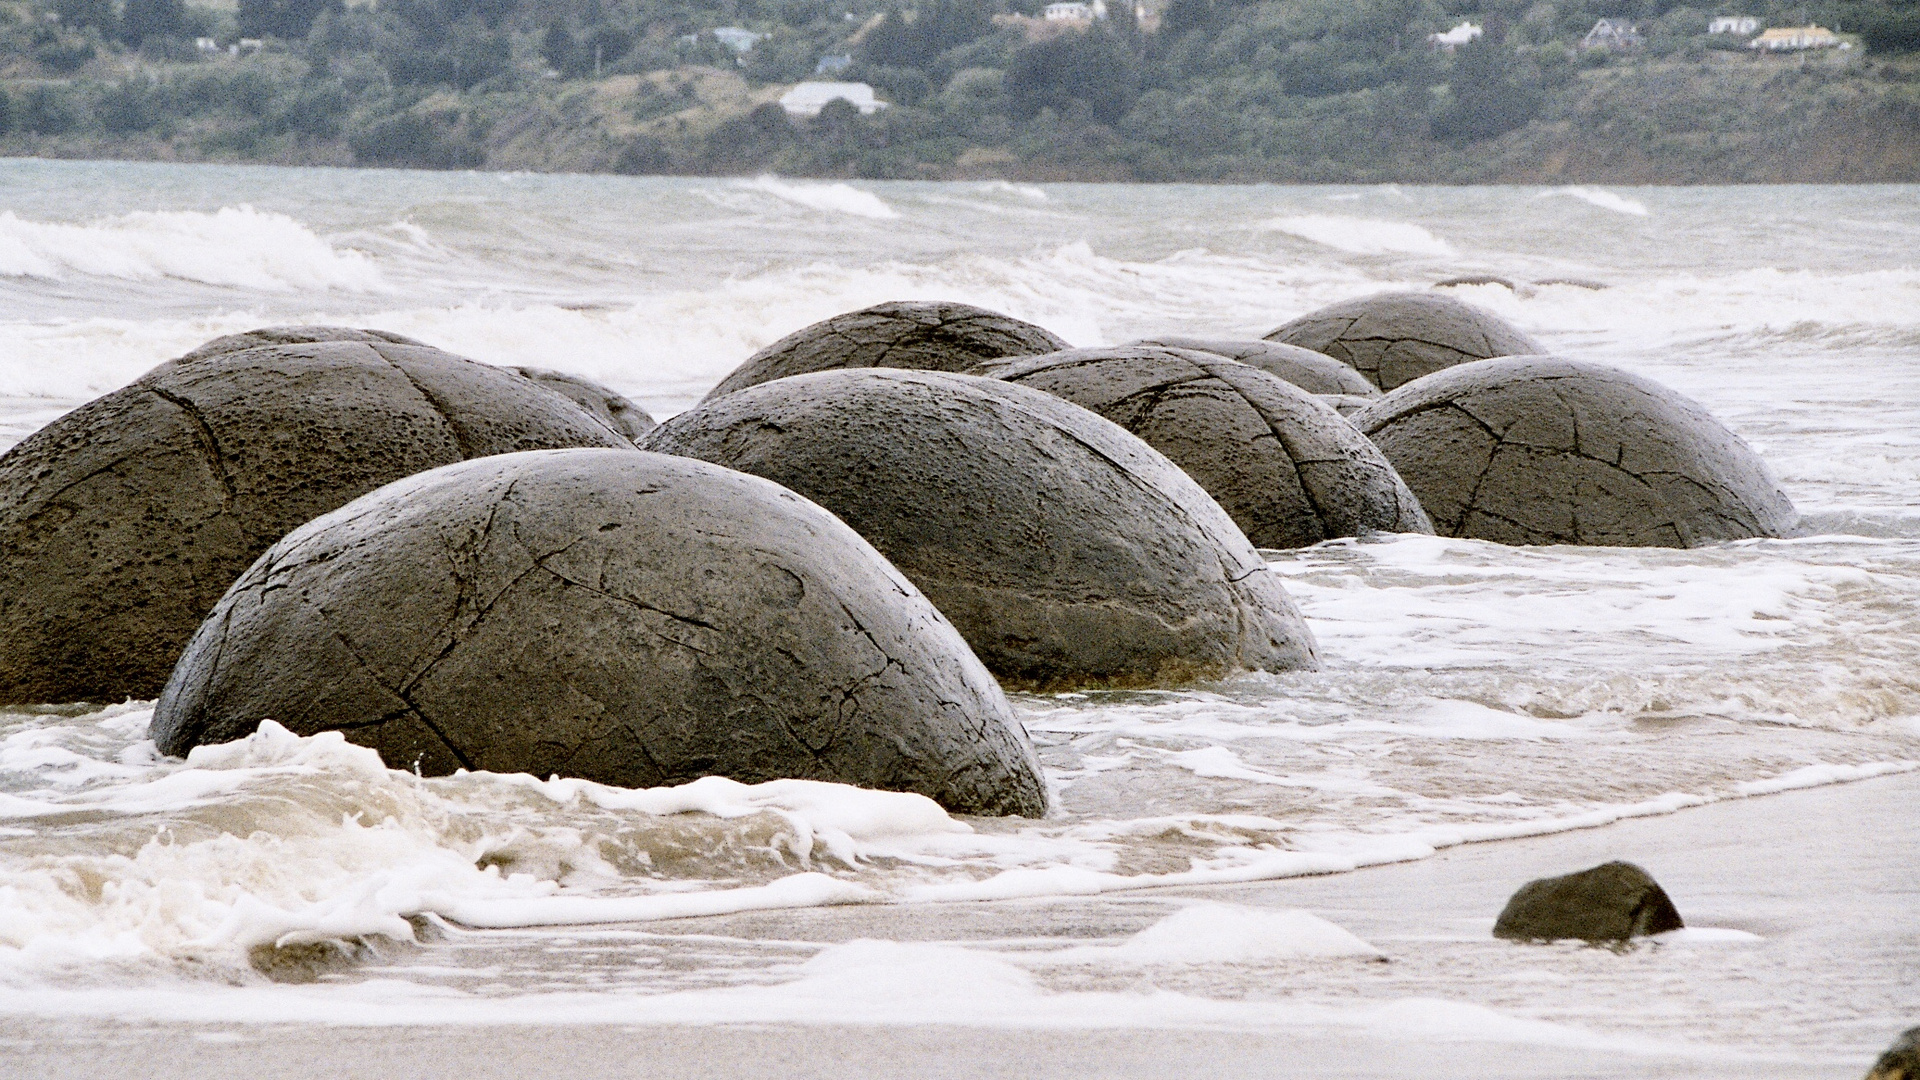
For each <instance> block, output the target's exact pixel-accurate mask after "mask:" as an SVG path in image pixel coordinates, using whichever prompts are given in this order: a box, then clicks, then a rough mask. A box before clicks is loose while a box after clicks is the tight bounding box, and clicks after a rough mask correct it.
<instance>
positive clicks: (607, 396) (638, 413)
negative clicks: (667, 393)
mask: <svg viewBox="0 0 1920 1080" xmlns="http://www.w3.org/2000/svg"><path fill="white" fill-rule="evenodd" d="M505 370H507V371H511V372H513V373H514V374H515V375H518V376H520V377H521V378H523V379H532V380H533V381H534V382H537V383H539V384H540V385H541V386H544V387H546V388H547V389H549V390H551V391H553V392H554V393H556V394H559V395H560V396H561V397H564V398H566V399H567V400H568V401H571V402H573V403H574V404H575V405H578V406H580V407H581V408H583V409H585V410H587V411H588V412H589V413H592V414H593V417H594V419H596V420H598V421H600V422H601V423H603V424H605V425H607V426H608V427H610V428H612V429H613V430H615V431H617V432H619V433H620V434H622V435H625V436H626V437H627V438H629V439H631V440H634V441H635V442H638V441H639V439H640V436H642V435H645V434H646V433H647V432H649V431H652V430H653V429H654V426H655V421H654V419H653V417H652V416H651V415H649V414H648V413H647V411H646V410H645V409H642V408H641V407H640V406H638V405H635V404H634V403H633V402H631V401H628V400H627V399H626V398H625V397H623V396H622V395H620V394H617V393H615V392H613V391H612V390H611V389H609V388H607V387H605V386H602V385H600V384H599V383H597V382H594V381H593V380H592V379H588V378H583V377H581V376H579V375H569V374H567V373H566V372H564V371H549V370H548V369H546V368H535V367H510V368H506V369H505Z"/></svg>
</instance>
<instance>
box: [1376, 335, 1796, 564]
mask: <svg viewBox="0 0 1920 1080" xmlns="http://www.w3.org/2000/svg"><path fill="white" fill-rule="evenodd" d="M1353 420H1354V423H1355V424H1356V425H1357V426H1358V427H1359V428H1360V430H1361V431H1363V432H1365V433H1366V434H1367V436H1368V437H1369V438H1371V439H1372V440H1373V441H1374V443H1375V445H1377V446H1379V447H1380V449H1381V450H1382V451H1384V452H1385V453H1386V455H1387V459H1388V460H1389V461H1392V462H1393V466H1394V468H1396V469H1398V470H1399V471H1400V476H1401V478H1403V479H1404V480H1406V482H1407V486H1408V487H1410V488H1412V489H1413V493H1414V494H1415V495H1416V496H1418V497H1419V499H1420V505H1421V506H1424V507H1425V508H1426V511H1427V516H1428V517H1430V518H1432V519H1433V525H1434V528H1435V530H1436V531H1438V532H1439V533H1440V534H1441V535H1443V536H1465V537H1473V538H1475V539H1479V540H1493V541H1497V542H1499V543H1503V544H1593V545H1599V546H1604V547H1691V546H1693V545H1696V544H1705V543H1712V542H1714V541H1718V540H1739V539H1744V538H1747V537H1754V536H1785V535H1787V534H1788V533H1790V532H1791V531H1792V530H1793V528H1794V527H1795V524H1796V522H1797V521H1798V515H1797V514H1796V513H1795V512H1794V509H1793V504H1792V503H1791V502H1789V501H1788V500H1787V496H1786V494H1785V493H1784V492H1782V491H1781V490H1780V485H1779V483H1778V482H1776V481H1775V480H1774V478H1773V474H1772V472H1770V471H1769V470H1768V468H1767V465H1766V462H1764V461H1762V460H1760V456H1759V455H1758V454H1756V453H1754V452H1753V448H1752V447H1750V446H1748V445H1747V444H1746V443H1745V442H1743V441H1742V440H1741V439H1740V437H1739V436H1738V435H1735V434H1734V433H1733V432H1731V431H1729V430H1727V428H1726V426H1725V425H1723V424H1721V423H1720V421H1718V420H1716V419H1714V417H1713V415H1712V414H1710V413H1708V412H1707V410H1706V409H1705V408H1703V407H1701V406H1700V405H1699V404H1698V403H1697V402H1694V401H1692V400H1690V399H1688V398H1685V397H1682V396H1681V395H1679V394H1677V393H1675V392H1673V391H1672V390H1670V389H1668V388H1667V387H1664V386H1662V385H1660V384H1659V383H1656V382H1654V381H1652V380H1650V379H1644V378H1641V377H1640V376H1638V375H1631V374H1628V373H1627V372H1624V371H1621V370H1619V369H1617V368H1610V367H1606V366H1604V365H1601V364H1591V363H1585V362H1581V361H1575V360H1561V359H1558V358H1555V357H1550V356H1510V357H1504V358H1501V359H1498V360H1481V361H1477V362H1475V363H1471V364H1462V365H1460V366H1458V367H1453V368H1448V369H1447V370H1445V371H1442V372H1439V373H1437V374H1434V375H1429V376H1427V377H1426V378H1424V379H1421V380H1420V381H1418V382H1415V383H1411V384H1409V385H1407V386H1403V387H1401V388H1400V389H1398V390H1395V391H1394V392H1393V393H1391V394H1388V395H1386V396H1385V397H1382V398H1381V399H1380V400H1379V401H1376V402H1374V403H1373V404H1372V405H1369V406H1368V407H1367V408H1365V409H1363V410H1361V411H1360V412H1359V413H1358V414H1356V415H1355V416H1354V418H1353Z"/></svg>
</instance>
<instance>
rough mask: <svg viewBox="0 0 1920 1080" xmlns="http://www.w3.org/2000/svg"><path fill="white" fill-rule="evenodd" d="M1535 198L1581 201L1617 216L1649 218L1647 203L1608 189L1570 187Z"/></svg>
mask: <svg viewBox="0 0 1920 1080" xmlns="http://www.w3.org/2000/svg"><path fill="white" fill-rule="evenodd" d="M1535 197H1536V198H1541V199H1551V198H1555V197H1560V198H1568V199H1579V200H1580V201H1581V202H1583V203H1586V204H1588V205H1589V206H1597V207H1599V208H1600V209H1602V210H1611V211H1613V212H1614V213H1616V214H1631V215H1633V216H1634V217H1646V216H1647V204H1646V203H1643V202H1641V201H1640V200H1639V199H1629V198H1627V197H1626V196H1625V195H1619V194H1615V193H1614V192H1611V191H1608V190H1607V189H1606V188H1598V187H1586V186H1582V185H1571V186H1568V187H1560V188H1554V189H1553V190H1552V191H1543V192H1541V193H1540V194H1539V195H1537V196H1535Z"/></svg>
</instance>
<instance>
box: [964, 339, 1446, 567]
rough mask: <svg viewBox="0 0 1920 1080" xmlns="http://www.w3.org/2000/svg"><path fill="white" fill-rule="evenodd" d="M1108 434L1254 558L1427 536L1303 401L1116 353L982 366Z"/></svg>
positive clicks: (1400, 489) (1160, 359)
mask: <svg viewBox="0 0 1920 1080" xmlns="http://www.w3.org/2000/svg"><path fill="white" fill-rule="evenodd" d="M974 370H975V371H976V372H977V373H979V374H982V375H987V376H990V377H992V378H996V379H1001V380H1003V381H1006V382H1012V383H1019V384H1020V385H1022V386H1030V387H1033V388H1034V389H1035V390H1044V391H1046V392H1047V393H1049V394H1052V395H1054V396H1055V397H1061V398H1065V399H1066V400H1068V401H1071V402H1073V403H1074V404H1075V405H1079V406H1080V407H1082V408H1085V409H1091V410H1093V411H1094V412H1096V413H1099V414H1100V415H1101V416H1104V417H1106V418H1107V419H1109V420H1111V421H1113V422H1114V423H1116V424H1119V425H1120V426H1121V427H1123V428H1126V429H1127V430H1128V431H1130V432H1132V433H1133V434H1135V435H1138V436H1139V437H1140V438H1141V439H1144V440H1145V441H1146V443H1147V445H1149V446H1151V447H1153V448H1154V449H1155V450H1158V451H1160V452H1161V453H1163V454H1165V455H1167V457H1168V459H1169V460H1171V461H1172V462H1173V463H1174V464H1175V465H1178V466H1180V468H1182V469H1184V470H1186V473H1187V475H1188V476H1191V477H1193V478H1194V479H1195V480H1196V481H1198V482H1199V484H1200V486H1201V487H1203V488H1205V489H1206V491H1207V494H1209V495H1212V496H1213V497H1214V499H1216V500H1217V501H1218V502H1219V503H1220V506H1221V507H1222V508H1223V509H1225V510H1226V512H1227V514H1228V515H1229V516H1231V517H1232V518H1233V521H1234V524H1236V525H1238V526H1240V528H1241V531H1243V532H1245V533H1246V534H1247V539H1249V540H1251V541H1253V543H1254V545H1255V546H1256V547H1263V548H1297V547H1306V546H1308V545H1310V544H1317V543H1319V542H1320V541H1322V540H1327V539H1331V538H1333V537H1336V536H1358V535H1361V534H1362V533H1370V532H1412V533H1431V532H1432V531H1433V526H1432V525H1431V524H1430V523H1429V522H1428V521H1427V515H1426V514H1425V513H1423V512H1422V511H1421V509H1420V503H1419V501H1418V500H1417V499H1415V498H1414V497H1413V493H1412V492H1411V491H1408V490H1407V486H1406V485H1405V484H1403V483H1401V482H1400V477H1399V475H1398V474H1396V473H1395V472H1394V471H1393V466H1392V465H1391V464H1389V463H1388V462H1387V459H1386V457H1385V456H1384V455H1382V454H1381V453H1380V451H1379V449H1378V448H1377V447H1375V446H1374V445H1373V444H1372V443H1370V442H1368V441H1367V438H1366V436H1364V435H1362V434H1360V432H1359V431H1358V430H1357V429H1356V428H1354V426H1353V425H1352V424H1350V423H1348V422H1347V421H1346V420H1344V419H1342V418H1341V416H1340V414H1339V413H1337V412H1335V411H1334V410H1333V409H1331V408H1329V407H1328V406H1326V405H1324V404H1322V403H1320V402H1319V401H1316V400H1315V399H1314V397H1313V395H1311V394H1309V393H1307V392H1306V391H1304V390H1301V389H1300V388H1299V387H1297V386H1294V385H1293V384H1291V383H1287V382H1283V381H1281V380H1280V379H1278V378H1275V377H1274V376H1272V375H1269V374H1267V373H1266V372H1264V371H1261V370H1259V369H1257V368H1253V367H1250V366H1248V365H1246V364H1242V363H1240V362H1238V361H1235V360H1229V359H1227V358H1226V357H1224V356H1220V355H1217V354H1215V353H1210V352H1199V351H1195V350H1187V349H1163V348H1155V347H1153V346H1150V345H1119V346H1112V347H1108V348H1098V349H1067V350H1065V351H1064V352H1057V353H1049V354H1047V355H1045V356H1030V357H1026V358H1023V359H1017V360H1002V361H998V362H996V363H991V364H984V365H982V366H980V367H978V368H976V369H974Z"/></svg>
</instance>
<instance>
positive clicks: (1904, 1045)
mask: <svg viewBox="0 0 1920 1080" xmlns="http://www.w3.org/2000/svg"><path fill="white" fill-rule="evenodd" d="M1867 1080H1920V1027H1914V1028H1908V1029H1907V1030H1906V1031H1905V1032H1904V1033H1903V1034H1901V1036H1900V1037H1899V1038H1898V1039H1895V1040H1893V1045H1892V1046H1889V1047H1887V1052H1886V1053H1884V1054H1881V1055H1880V1060H1878V1061H1876V1062H1874V1063H1873V1068H1872V1070H1871V1071H1869V1072H1868V1073H1867Z"/></svg>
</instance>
